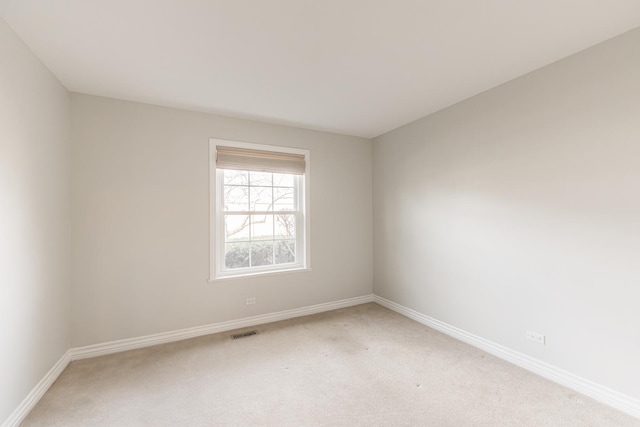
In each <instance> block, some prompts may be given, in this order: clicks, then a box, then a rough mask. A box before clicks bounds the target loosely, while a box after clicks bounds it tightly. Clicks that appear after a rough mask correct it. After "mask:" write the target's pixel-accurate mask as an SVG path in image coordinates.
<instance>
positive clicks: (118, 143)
mask: <svg viewBox="0 0 640 427" xmlns="http://www.w3.org/2000/svg"><path fill="white" fill-rule="evenodd" d="M72 117H73V124H72V141H73V148H72V183H73V187H72V194H73V207H72V217H73V242H72V247H73V249H72V252H73V303H72V306H73V307H72V328H73V343H72V344H73V346H74V347H77V346H83V345H88V344H94V343H101V342H106V341H111V340H117V339H123V338H129V337H137V336H142V335H147V334H153V333H158V332H165V331H171V330H176V329H182V328H187V327H193V326H200V325H206V324H210V323H215V322H221V321H227V320H231V319H239V318H243V317H247V316H252V315H258V314H265V313H271V312H276V311H281V310H286V309H292V308H298V307H303V306H308V305H313V304H318V303H324V302H331V301H335V300H340V299H343V298H350V297H355V296H361V295H368V294H371V291H372V282H373V278H372V271H373V267H372V257H373V254H372V231H371V230H372V213H371V205H372V195H371V191H372V187H371V186H372V183H371V180H372V178H371V163H372V161H371V150H372V149H371V142H370V141H369V140H367V139H362V138H355V137H347V136H340V135H335V134H330V133H322V132H315V131H309V130H303V129H298V128H292V127H286V126H276V125H270V124H265V123H258V122H253V121H247V120H237V119H229V118H224V117H219V116H214V115H209V114H202V113H195V112H189V111H183V110H176V109H170V108H164V107H156V106H151V105H145V104H139V103H133V102H127V101H118V100H113V99H107V98H99V97H94V96H89V95H80V94H72ZM211 137H213V138H221V139H231V140H240V141H248V142H256V143H262V144H272V145H283V146H291V147H299V148H305V149H309V150H311V265H312V271H310V272H298V273H290V274H285V275H278V276H270V277H262V278H250V279H247V278H245V279H234V280H228V281H221V282H216V283H208V282H207V280H208V276H209V188H208V183H209V172H208V171H209V163H208V159H209V138H211ZM247 297H256V298H257V304H255V305H251V306H247V305H246V304H245V299H246V298H247Z"/></svg>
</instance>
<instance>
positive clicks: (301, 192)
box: [210, 139, 309, 280]
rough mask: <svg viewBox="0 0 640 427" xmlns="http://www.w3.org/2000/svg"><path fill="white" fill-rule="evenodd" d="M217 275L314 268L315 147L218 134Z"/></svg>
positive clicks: (214, 164) (214, 153) (214, 161)
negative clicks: (311, 197)
mask: <svg viewBox="0 0 640 427" xmlns="http://www.w3.org/2000/svg"><path fill="white" fill-rule="evenodd" d="M210 149H211V150H210V151H211V189H212V194H211V212H212V218H211V228H212V233H211V234H212V236H211V253H212V257H211V264H212V265H211V278H212V279H213V280H215V279H222V278H227V277H235V276H246V275H255V274H264V273H274V272H282V271H290V270H300V269H306V268H309V262H308V255H309V250H308V246H309V245H308V243H309V239H308V235H309V232H308V228H309V227H308V215H306V212H307V209H308V191H307V189H308V184H309V151H307V150H300V149H293V148H285V147H276V146H267V145H258V144H250V143H242V142H235V141H223V140H217V139H212V140H211V141H210Z"/></svg>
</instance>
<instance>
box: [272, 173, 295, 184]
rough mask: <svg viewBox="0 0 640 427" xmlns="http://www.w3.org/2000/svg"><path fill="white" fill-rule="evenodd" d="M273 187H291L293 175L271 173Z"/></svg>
mask: <svg viewBox="0 0 640 427" xmlns="http://www.w3.org/2000/svg"><path fill="white" fill-rule="evenodd" d="M273 186H274V187H293V175H289V174H284V173H274V174H273Z"/></svg>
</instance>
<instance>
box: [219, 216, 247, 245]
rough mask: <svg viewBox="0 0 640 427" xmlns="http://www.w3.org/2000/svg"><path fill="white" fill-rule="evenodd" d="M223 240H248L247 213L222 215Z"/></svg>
mask: <svg viewBox="0 0 640 427" xmlns="http://www.w3.org/2000/svg"><path fill="white" fill-rule="evenodd" d="M224 230H225V242H233V241H241V240H243V241H249V215H225V216H224Z"/></svg>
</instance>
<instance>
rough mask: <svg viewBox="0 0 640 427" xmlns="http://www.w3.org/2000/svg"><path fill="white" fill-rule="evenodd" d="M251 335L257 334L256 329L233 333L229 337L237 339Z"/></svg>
mask: <svg viewBox="0 0 640 427" xmlns="http://www.w3.org/2000/svg"><path fill="white" fill-rule="evenodd" d="M251 335H258V331H255V330H254V331H248V332H242V333H239V334H233V335H231V339H232V340H237V339H240V338H246V337H250V336H251Z"/></svg>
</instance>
